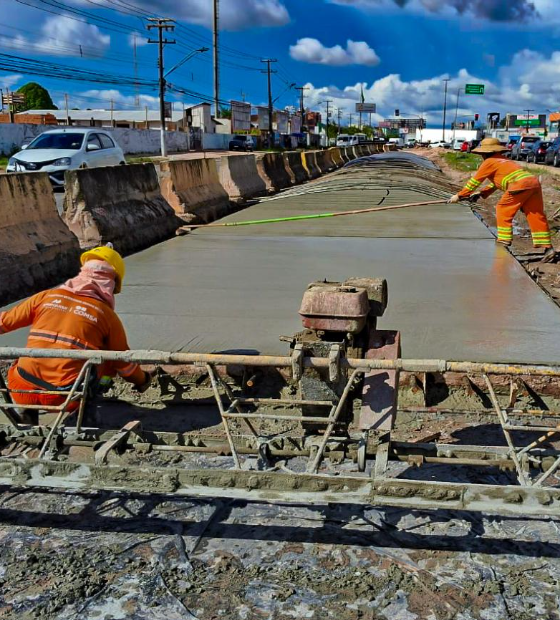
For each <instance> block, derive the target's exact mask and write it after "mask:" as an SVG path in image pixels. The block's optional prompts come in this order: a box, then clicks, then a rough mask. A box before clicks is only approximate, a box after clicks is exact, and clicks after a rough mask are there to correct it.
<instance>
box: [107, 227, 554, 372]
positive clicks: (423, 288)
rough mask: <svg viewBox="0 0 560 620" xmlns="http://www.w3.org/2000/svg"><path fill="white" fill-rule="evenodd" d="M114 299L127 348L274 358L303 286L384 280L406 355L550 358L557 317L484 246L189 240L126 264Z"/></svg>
mask: <svg viewBox="0 0 560 620" xmlns="http://www.w3.org/2000/svg"><path fill="white" fill-rule="evenodd" d="M127 263H128V278H127V286H126V287H125V289H124V291H123V293H122V295H121V296H120V298H119V300H118V310H119V312H120V314H121V316H122V318H123V321H124V323H125V325H126V328H127V330H128V334H129V340H130V343H131V345H132V346H134V347H139V348H157V349H163V350H186V351H197V352H210V351H254V352H259V353H266V354H284V353H285V352H286V351H287V345H286V344H285V343H283V342H280V341H279V340H278V336H279V335H281V334H283V335H291V334H293V333H294V332H297V331H299V330H300V329H301V323H300V320H299V317H298V314H297V311H298V309H299V305H300V302H301V296H302V294H303V291H304V290H305V287H306V286H307V284H308V283H309V282H311V281H313V280H317V279H323V278H328V279H332V280H337V279H345V278H347V277H349V276H363V277H384V278H387V280H388V282H389V307H388V309H387V312H386V316H385V317H383V318H382V319H381V320H380V327H381V328H383V329H399V330H401V331H402V332H403V336H402V342H403V355H404V356H406V357H426V358H446V359H451V360H477V361H478V360H480V361H490V360H494V361H517V362H537V361H560V348H559V347H558V342H559V341H560V311H559V310H558V308H557V307H556V306H555V305H554V304H553V303H552V302H551V301H550V300H549V299H548V298H547V297H546V295H545V294H544V293H543V292H542V291H541V290H540V289H539V288H538V287H537V286H536V284H534V283H533V282H532V280H531V279H530V278H529V277H528V276H527V275H526V273H525V272H524V270H523V269H522V268H521V267H520V266H519V265H518V263H517V262H516V261H515V260H514V259H513V258H512V257H511V256H510V255H509V253H508V252H507V251H506V250H504V249H503V248H499V247H496V246H495V244H494V242H493V241H492V240H484V239H480V240H457V239H454V240H448V239H447V240H446V239H440V240H433V239H406V240H405V239H401V240H399V241H398V242H396V241H395V240H392V239H375V240H370V239H359V238H354V239H352V240H351V241H350V242H348V240H346V239H345V240H343V239H340V238H326V239H318V238H309V237H277V238H275V237H258V238H253V237H239V236H222V235H211V234H207V233H205V234H198V235H192V236H190V237H183V238H178V239H175V240H172V241H170V242H168V243H166V244H161V245H158V246H155V247H153V248H151V249H149V250H147V251H145V252H142V253H141V254H137V255H136V256H134V257H131V258H130V259H129V260H128V261H127Z"/></svg>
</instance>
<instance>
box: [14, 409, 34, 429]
mask: <svg viewBox="0 0 560 620" xmlns="http://www.w3.org/2000/svg"><path fill="white" fill-rule="evenodd" d="M13 415H14V418H16V420H17V421H18V422H19V423H20V424H29V425H30V426H38V425H39V412H38V411H37V410H36V409H20V410H19V411H14V412H13Z"/></svg>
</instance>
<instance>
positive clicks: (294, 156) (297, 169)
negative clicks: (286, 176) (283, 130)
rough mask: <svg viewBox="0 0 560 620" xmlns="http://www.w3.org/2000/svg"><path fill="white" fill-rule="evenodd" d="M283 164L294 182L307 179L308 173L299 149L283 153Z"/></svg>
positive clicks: (301, 181)
mask: <svg viewBox="0 0 560 620" xmlns="http://www.w3.org/2000/svg"><path fill="white" fill-rule="evenodd" d="M283 157H284V164H285V166H286V168H287V170H288V171H289V172H290V171H291V173H292V175H293V181H294V183H303V182H304V181H307V180H308V179H309V174H308V173H307V171H306V169H305V168H304V167H303V159H302V154H301V152H300V151H289V152H288V153H284V154H283Z"/></svg>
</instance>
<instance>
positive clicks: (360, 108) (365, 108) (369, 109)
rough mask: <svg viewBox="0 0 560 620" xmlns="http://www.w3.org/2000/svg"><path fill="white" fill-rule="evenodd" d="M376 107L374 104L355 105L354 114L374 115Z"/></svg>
mask: <svg viewBox="0 0 560 620" xmlns="http://www.w3.org/2000/svg"><path fill="white" fill-rule="evenodd" d="M376 111H377V105H376V104H375V103H357V104H356V112H365V113H366V114H369V113H371V114H375V112H376Z"/></svg>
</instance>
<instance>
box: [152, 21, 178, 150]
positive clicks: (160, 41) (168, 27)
mask: <svg viewBox="0 0 560 620" xmlns="http://www.w3.org/2000/svg"><path fill="white" fill-rule="evenodd" d="M148 21H149V22H150V23H149V24H148V25H147V26H146V28H148V30H152V29H154V28H156V29H157V31H158V38H157V41H153V40H152V39H148V43H157V45H158V50H159V54H158V68H159V121H160V123H161V156H162V157H166V156H167V146H166V144H165V77H164V72H163V46H164V45H174V44H175V41H171V40H170V39H164V38H163V32H164V31H165V32H168V31H171V32H172V31H173V30H175V21H174V20H173V19H159V18H156V17H149V18H148Z"/></svg>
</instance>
